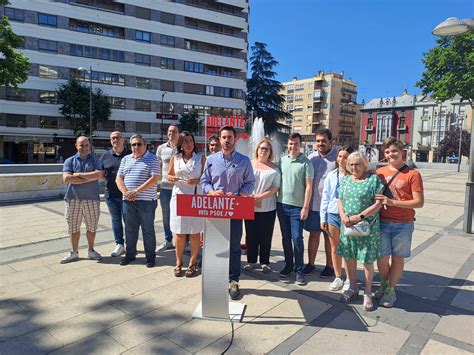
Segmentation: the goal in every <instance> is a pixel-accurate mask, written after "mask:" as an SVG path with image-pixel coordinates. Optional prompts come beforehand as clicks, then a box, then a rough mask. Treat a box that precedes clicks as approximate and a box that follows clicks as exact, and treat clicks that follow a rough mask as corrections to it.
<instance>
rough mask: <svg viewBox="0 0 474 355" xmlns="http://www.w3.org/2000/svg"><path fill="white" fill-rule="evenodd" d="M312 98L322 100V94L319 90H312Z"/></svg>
mask: <svg viewBox="0 0 474 355" xmlns="http://www.w3.org/2000/svg"><path fill="white" fill-rule="evenodd" d="M313 98H315V99H322V98H323V92H322V91H321V90H314V92H313Z"/></svg>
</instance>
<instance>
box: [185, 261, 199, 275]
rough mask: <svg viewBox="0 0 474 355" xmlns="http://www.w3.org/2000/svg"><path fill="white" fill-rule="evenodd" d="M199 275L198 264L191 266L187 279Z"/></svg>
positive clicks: (187, 271) (188, 269)
mask: <svg viewBox="0 0 474 355" xmlns="http://www.w3.org/2000/svg"><path fill="white" fill-rule="evenodd" d="M196 274H197V264H196V263H195V264H193V265H189V266H188V268H187V269H186V274H185V275H186V277H194V276H196Z"/></svg>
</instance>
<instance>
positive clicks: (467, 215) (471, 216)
mask: <svg viewBox="0 0 474 355" xmlns="http://www.w3.org/2000/svg"><path fill="white" fill-rule="evenodd" d="M472 29H474V18H469V19H464V20H459V19H458V18H455V17H450V18H448V19H446V20H445V21H444V22H442V23H440V24H439V25H438V26H436V27H435V28H434V30H433V31H432V33H433V34H434V35H435V36H456V35H459V34H461V33H465V32H467V31H470V30H472ZM473 180H474V119H472V118H471V149H470V153H469V176H468V181H467V182H466V196H465V199H464V211H465V212H464V222H463V231H464V232H465V233H468V234H473V233H474V230H473V226H472V222H473V220H474V181H473Z"/></svg>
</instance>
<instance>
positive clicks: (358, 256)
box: [337, 152, 383, 311]
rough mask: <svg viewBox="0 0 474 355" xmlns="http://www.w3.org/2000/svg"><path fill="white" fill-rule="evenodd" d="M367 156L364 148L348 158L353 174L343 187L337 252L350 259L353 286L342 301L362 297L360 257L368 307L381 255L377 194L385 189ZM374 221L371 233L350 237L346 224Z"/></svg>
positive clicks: (369, 308) (370, 307) (343, 181)
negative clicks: (375, 270) (358, 270)
mask: <svg viewBox="0 0 474 355" xmlns="http://www.w3.org/2000/svg"><path fill="white" fill-rule="evenodd" d="M368 165H369V163H368V162H367V158H366V157H365V156H364V155H363V154H361V153H360V152H354V153H351V154H350V155H349V157H348V158H347V170H348V171H349V173H350V174H351V175H350V176H346V177H344V179H343V180H342V182H341V186H340V187H339V202H338V209H339V215H340V216H341V221H342V229H341V239H340V241H339V246H338V248H337V253H338V254H339V255H341V256H342V257H343V258H344V259H345V261H346V263H347V273H348V274H349V280H350V287H349V289H348V290H346V291H344V293H343V294H342V296H341V301H342V302H351V301H353V300H355V299H356V298H357V297H359V287H358V285H357V275H356V273H357V261H360V262H361V263H363V264H364V276H365V293H364V309H365V310H366V311H371V310H372V309H373V307H374V306H373V301H372V280H373V277H374V262H375V261H377V260H378V259H379V258H380V225H379V209H380V207H381V206H382V203H381V202H380V201H377V200H376V199H375V196H376V195H377V194H379V193H380V191H382V189H383V184H382V182H381V181H380V179H379V178H378V176H377V175H376V174H370V173H369V172H368ZM365 219H367V221H368V222H369V223H370V224H371V227H370V234H369V235H368V236H365V237H362V236H361V237H348V236H346V228H347V227H349V226H351V225H354V224H357V223H359V222H361V221H363V220H365Z"/></svg>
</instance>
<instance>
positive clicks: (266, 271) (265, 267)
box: [261, 264, 273, 274]
mask: <svg viewBox="0 0 474 355" xmlns="http://www.w3.org/2000/svg"><path fill="white" fill-rule="evenodd" d="M261 266H262V272H263V273H264V274H270V273H272V272H273V270H272V268H271V267H270V266H268V265H267V264H262V265H261Z"/></svg>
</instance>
